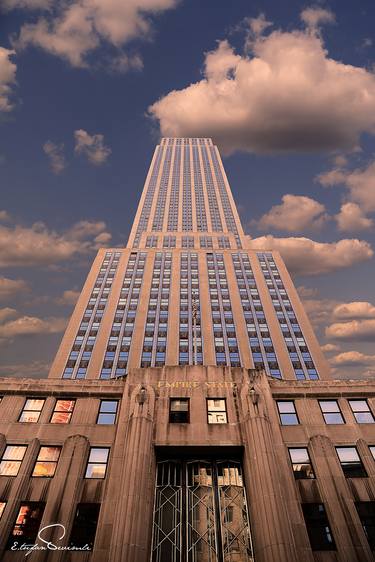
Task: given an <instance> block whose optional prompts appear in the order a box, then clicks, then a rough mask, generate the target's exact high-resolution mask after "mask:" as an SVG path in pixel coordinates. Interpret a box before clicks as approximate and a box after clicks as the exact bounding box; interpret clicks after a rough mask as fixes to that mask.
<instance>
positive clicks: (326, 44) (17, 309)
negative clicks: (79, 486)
mask: <svg viewBox="0 0 375 562" xmlns="http://www.w3.org/2000/svg"><path fill="white" fill-rule="evenodd" d="M374 21H375V4H374V2H372V1H370V0H357V2H355V3H354V2H352V0H337V1H333V0H332V1H330V2H328V1H327V2H317V3H313V4H310V3H305V2H299V1H296V0H289V1H288V2H276V1H275V0H262V1H251V0H247V1H245V0H232V1H229V0H222V1H220V2H218V1H217V0H205V1H204V2H202V1H198V0H126V2H125V1H124V0H70V1H69V2H67V1H57V0H0V195H1V197H0V376H14V377H43V376H46V374H47V372H48V367H49V365H50V363H51V361H52V359H53V357H54V355H55V353H56V351H57V348H58V345H59V342H60V341H61V337H62V334H63V331H64V329H65V326H66V323H67V320H68V318H69V316H70V314H71V313H72V310H73V307H74V304H75V301H76V299H77V297H78V294H79V291H80V289H81V288H82V285H83V283H84V280H85V278H86V276H87V273H88V270H89V268H90V264H91V262H92V260H93V258H94V256H95V253H96V250H97V249H98V248H99V247H103V246H110V247H112V246H121V245H125V244H126V240H127V236H128V234H129V230H130V227H131V224H132V220H133V217H134V213H135V211H136V207H137V204H138V199H139V196H140V193H141V190H142V187H143V183H144V179H145V175H146V173H147V170H148V166H149V163H150V160H151V157H152V153H153V150H154V147H155V145H156V144H157V142H158V139H159V138H160V136H161V135H164V136H205V137H212V138H213V140H214V142H215V143H216V144H217V145H218V146H219V148H220V150H221V153H222V156H223V160H224V166H225V168H226V171H227V174H228V178H229V182H230V184H231V188H232V191H233V194H234V197H235V200H236V202H237V205H238V208H239V211H240V215H241V219H242V221H243V225H244V228H245V231H246V232H247V233H248V234H249V235H251V237H252V244H253V247H254V248H258V247H262V248H270V249H276V250H279V251H280V252H281V254H282V256H283V257H284V260H285V262H286V264H287V266H288V268H289V270H290V272H291V274H292V276H293V279H294V281H295V284H296V286H297V287H298V291H299V294H300V296H301V298H302V299H303V302H304V304H305V307H306V309H307V312H308V314H309V316H310V319H311V321H312V323H313V326H314V328H315V330H316V333H317V335H318V339H319V341H320V343H321V345H322V346H323V350H324V351H325V354H326V357H327V359H328V360H329V362H330V364H331V367H332V372H333V375H334V376H335V377H337V378H367V377H372V376H373V375H374V374H375V350H374V346H373V343H374V341H375V287H374V285H375V284H374V278H375V276H374V273H375V260H374V246H375V229H374V225H375V222H374V221H375V157H374V154H375V64H374V63H375V37H374V33H373V22H374Z"/></svg>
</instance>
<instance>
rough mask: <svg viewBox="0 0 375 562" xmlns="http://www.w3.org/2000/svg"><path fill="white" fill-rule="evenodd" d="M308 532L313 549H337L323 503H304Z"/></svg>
mask: <svg viewBox="0 0 375 562" xmlns="http://www.w3.org/2000/svg"><path fill="white" fill-rule="evenodd" d="M302 511H303V516H304V518H305V523H306V528H307V533H308V535H309V539H310V545H311V549H312V550H336V545H335V541H334V540H333V536H332V532H331V528H330V526H329V522H328V517H327V514H326V510H325V508H324V505H323V504H322V503H303V504H302Z"/></svg>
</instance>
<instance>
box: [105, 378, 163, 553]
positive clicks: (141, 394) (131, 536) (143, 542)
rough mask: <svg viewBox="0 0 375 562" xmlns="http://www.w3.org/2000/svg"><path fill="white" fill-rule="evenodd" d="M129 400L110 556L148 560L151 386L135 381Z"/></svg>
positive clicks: (152, 471)
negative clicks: (137, 383) (138, 383)
mask: <svg viewBox="0 0 375 562" xmlns="http://www.w3.org/2000/svg"><path fill="white" fill-rule="evenodd" d="M128 404H129V410H128V414H127V420H126V422H125V424H126V429H125V434H126V436H125V442H124V453H123V465H122V471H121V477H120V480H119V482H118V484H117V487H118V503H117V510H116V517H115V521H116V525H115V527H114V530H113V534H112V539H111V549H110V555H109V560H111V562H125V561H129V562H130V561H131V562H148V560H149V557H150V544H151V532H152V511H153V502H154V493H153V492H154V480H155V459H154V451H153V444H152V433H153V417H154V410H155V393H154V389H153V388H152V387H151V386H149V385H136V387H133V390H132V393H131V396H130V400H129V402H128Z"/></svg>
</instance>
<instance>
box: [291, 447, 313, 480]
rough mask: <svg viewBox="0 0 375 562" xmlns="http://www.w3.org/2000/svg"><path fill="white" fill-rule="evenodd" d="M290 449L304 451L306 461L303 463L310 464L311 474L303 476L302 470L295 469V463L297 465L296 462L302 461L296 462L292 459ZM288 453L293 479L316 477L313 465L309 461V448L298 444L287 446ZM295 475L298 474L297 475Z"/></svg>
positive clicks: (311, 478)
mask: <svg viewBox="0 0 375 562" xmlns="http://www.w3.org/2000/svg"><path fill="white" fill-rule="evenodd" d="M292 450H293V451H296V450H302V451H306V453H307V458H308V463H305V464H308V465H310V471H311V474H312V476H304V474H305V473H304V472H303V471H302V470H300V471H297V470H295V468H294V467H295V465H298V464H300V465H303V464H304V463H297V462H295V461H293V458H292V453H291V451H292ZM288 455H289V460H290V463H291V465H292V472H293V476H294V479H295V480H314V479H315V478H316V476H315V471H314V467H313V464H312V462H311V457H310V453H309V450H308V448H307V447H300V446H297V447H289V446H288ZM297 475H299V476H297Z"/></svg>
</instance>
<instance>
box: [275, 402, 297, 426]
mask: <svg viewBox="0 0 375 562" xmlns="http://www.w3.org/2000/svg"><path fill="white" fill-rule="evenodd" d="M276 404H277V409H278V411H279V416H280V422H281V425H298V424H299V420H298V416H297V412H296V407H295V405H294V402H293V400H278V401H277V402H276Z"/></svg>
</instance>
